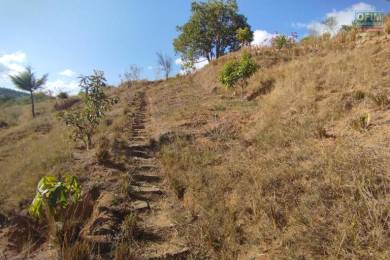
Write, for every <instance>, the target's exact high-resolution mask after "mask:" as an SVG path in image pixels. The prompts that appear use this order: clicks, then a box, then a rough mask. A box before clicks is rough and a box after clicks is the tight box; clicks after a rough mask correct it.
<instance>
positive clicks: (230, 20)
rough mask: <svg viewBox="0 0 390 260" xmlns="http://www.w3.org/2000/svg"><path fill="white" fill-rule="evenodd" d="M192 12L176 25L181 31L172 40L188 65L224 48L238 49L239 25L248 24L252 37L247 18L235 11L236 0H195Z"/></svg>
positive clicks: (225, 49) (236, 7)
mask: <svg viewBox="0 0 390 260" xmlns="http://www.w3.org/2000/svg"><path fill="white" fill-rule="evenodd" d="M191 12H192V15H191V17H190V19H189V21H188V22H187V23H186V24H184V25H183V26H178V27H177V30H178V32H179V33H180V35H179V36H178V37H177V38H176V39H175V40H174V42H173V45H174V48H175V50H176V52H177V53H180V54H181V59H182V61H183V62H184V63H185V64H189V66H191V64H192V65H193V64H194V62H196V61H197V60H199V59H200V58H206V59H207V60H208V61H209V62H210V61H211V60H212V59H214V58H219V57H220V56H222V55H224V54H225V53H226V52H229V51H234V50H237V49H238V48H239V47H240V43H241V41H240V39H238V37H237V30H238V29H240V28H248V33H249V34H252V37H253V33H252V31H251V28H250V25H249V24H248V23H247V18H246V17H245V16H244V15H242V14H239V13H238V5H237V2H236V0H208V1H206V2H196V1H194V2H192V5H191ZM249 38H251V37H249V36H246V39H249Z"/></svg>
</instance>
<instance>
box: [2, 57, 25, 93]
mask: <svg viewBox="0 0 390 260" xmlns="http://www.w3.org/2000/svg"><path fill="white" fill-rule="evenodd" d="M26 61H27V55H26V54H25V53H24V52H22V51H17V52H14V53H10V54H4V55H0V87H13V85H12V84H11V82H10V79H9V76H10V75H15V74H17V73H19V72H21V71H23V70H24V67H25V64H26Z"/></svg>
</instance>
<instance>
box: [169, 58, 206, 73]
mask: <svg viewBox="0 0 390 260" xmlns="http://www.w3.org/2000/svg"><path fill="white" fill-rule="evenodd" d="M175 63H176V65H179V66H181V68H182V69H181V70H180V72H179V73H180V74H187V73H191V72H194V71H197V70H200V69H201V68H203V67H204V66H206V65H207V64H209V61H208V60H207V59H206V58H201V59H199V60H197V61H196V62H195V63H194V68H195V70H193V69H184V68H183V67H182V66H183V61H182V59H181V58H178V59H176V60H175Z"/></svg>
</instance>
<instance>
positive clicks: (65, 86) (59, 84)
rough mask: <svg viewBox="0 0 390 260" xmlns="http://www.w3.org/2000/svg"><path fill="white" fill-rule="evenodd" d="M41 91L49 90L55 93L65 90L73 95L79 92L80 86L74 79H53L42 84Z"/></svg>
mask: <svg viewBox="0 0 390 260" xmlns="http://www.w3.org/2000/svg"><path fill="white" fill-rule="evenodd" d="M43 91H44V92H49V91H50V92H51V93H52V94H54V95H57V94H58V93H60V92H67V93H68V94H70V95H75V94H78V93H79V92H80V86H79V83H78V82H77V81H76V80H71V81H64V80H60V79H59V80H55V81H48V82H47V83H46V85H45V86H44V88H43Z"/></svg>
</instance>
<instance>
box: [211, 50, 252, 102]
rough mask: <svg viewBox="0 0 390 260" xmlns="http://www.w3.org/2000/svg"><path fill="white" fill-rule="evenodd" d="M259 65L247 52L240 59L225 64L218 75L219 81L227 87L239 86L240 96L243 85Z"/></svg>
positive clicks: (245, 84) (246, 83) (244, 85)
mask: <svg viewBox="0 0 390 260" xmlns="http://www.w3.org/2000/svg"><path fill="white" fill-rule="evenodd" d="M258 68H259V66H258V65H257V64H256V63H255V62H254V61H253V60H252V59H251V56H250V55H249V54H247V53H244V55H243V56H242V57H241V60H239V61H238V60H233V61H230V62H228V63H226V64H225V66H224V68H223V70H222V71H221V73H220V75H219V81H220V82H221V83H222V84H223V85H225V86H226V87H227V88H235V86H236V85H238V86H240V87H241V96H242V94H243V91H244V87H246V86H247V85H248V79H249V78H250V77H251V76H252V75H253V74H254V73H255V72H256V71H257V70H258Z"/></svg>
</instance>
